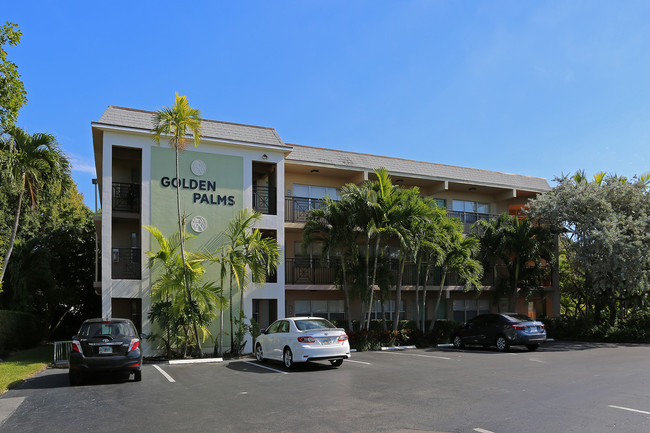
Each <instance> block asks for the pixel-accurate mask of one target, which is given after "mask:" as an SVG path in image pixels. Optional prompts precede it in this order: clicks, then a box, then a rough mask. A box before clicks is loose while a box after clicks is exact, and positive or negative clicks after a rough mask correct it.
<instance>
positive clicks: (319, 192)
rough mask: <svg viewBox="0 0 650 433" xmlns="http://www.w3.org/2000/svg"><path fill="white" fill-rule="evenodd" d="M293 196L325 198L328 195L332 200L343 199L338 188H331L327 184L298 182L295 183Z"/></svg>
mask: <svg viewBox="0 0 650 433" xmlns="http://www.w3.org/2000/svg"><path fill="white" fill-rule="evenodd" d="M293 196H294V197H305V198H323V197H325V196H327V197H329V198H331V199H332V200H340V199H341V196H340V194H339V191H338V189H336V188H330V187H327V186H313V185H298V184H294V185H293Z"/></svg>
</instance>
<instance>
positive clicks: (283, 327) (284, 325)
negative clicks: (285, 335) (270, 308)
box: [278, 320, 289, 332]
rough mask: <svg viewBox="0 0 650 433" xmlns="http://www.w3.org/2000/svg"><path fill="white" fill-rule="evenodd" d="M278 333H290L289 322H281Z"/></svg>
mask: <svg viewBox="0 0 650 433" xmlns="http://www.w3.org/2000/svg"><path fill="white" fill-rule="evenodd" d="M278 332H289V322H287V321H286V320H283V321H282V322H280V329H279V330H278Z"/></svg>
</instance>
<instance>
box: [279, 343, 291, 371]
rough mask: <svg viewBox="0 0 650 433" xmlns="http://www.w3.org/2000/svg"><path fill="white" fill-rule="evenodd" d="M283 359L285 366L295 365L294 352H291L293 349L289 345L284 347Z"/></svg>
mask: <svg viewBox="0 0 650 433" xmlns="http://www.w3.org/2000/svg"><path fill="white" fill-rule="evenodd" d="M282 361H283V362H284V366H285V367H287V368H292V367H293V353H291V349H289V348H288V347H287V348H286V349H284V353H283V354H282Z"/></svg>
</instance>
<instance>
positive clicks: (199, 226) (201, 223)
mask: <svg viewBox="0 0 650 433" xmlns="http://www.w3.org/2000/svg"><path fill="white" fill-rule="evenodd" d="M190 225H191V226H192V230H194V231H195V232H197V233H201V232H203V231H204V230H205V229H206V228H208V222H207V221H206V220H205V218H203V217H202V216H195V217H194V218H192V221H190Z"/></svg>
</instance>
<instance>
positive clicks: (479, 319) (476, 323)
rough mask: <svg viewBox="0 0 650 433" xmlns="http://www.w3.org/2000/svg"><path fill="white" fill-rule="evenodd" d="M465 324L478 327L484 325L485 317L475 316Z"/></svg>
mask: <svg viewBox="0 0 650 433" xmlns="http://www.w3.org/2000/svg"><path fill="white" fill-rule="evenodd" d="M467 325H468V326H469V327H470V328H478V327H479V326H483V325H485V317H483V316H480V317H475V318H474V319H472V320H470V321H469V322H467Z"/></svg>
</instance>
